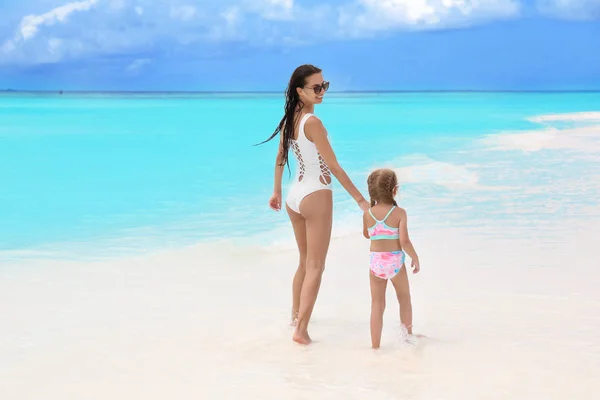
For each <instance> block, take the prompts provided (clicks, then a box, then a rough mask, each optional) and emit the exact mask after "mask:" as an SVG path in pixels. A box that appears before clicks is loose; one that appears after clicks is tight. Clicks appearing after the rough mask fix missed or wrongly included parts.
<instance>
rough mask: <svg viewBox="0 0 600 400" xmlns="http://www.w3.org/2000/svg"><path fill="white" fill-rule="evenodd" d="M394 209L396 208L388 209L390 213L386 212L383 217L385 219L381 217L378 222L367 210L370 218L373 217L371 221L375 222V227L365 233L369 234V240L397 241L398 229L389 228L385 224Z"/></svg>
mask: <svg viewBox="0 0 600 400" xmlns="http://www.w3.org/2000/svg"><path fill="white" fill-rule="evenodd" d="M394 208H396V206H393V207H392V208H390V211H388V213H387V214H386V215H385V217H383V219H382V220H378V219H377V218H375V216H374V215H373V213H372V212H371V210H370V209H369V214H371V217H373V219H374V220H375V225H373V226H372V227H370V228H368V229H367V231H368V232H369V238H370V239H371V240H383V239H398V238H399V237H400V236H399V235H398V228H392V227H391V226H389V225H388V224H386V223H385V220H386V219H387V218H388V217H389V216H390V214H391V213H392V211H394Z"/></svg>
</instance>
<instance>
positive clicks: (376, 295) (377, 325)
mask: <svg viewBox="0 0 600 400" xmlns="http://www.w3.org/2000/svg"><path fill="white" fill-rule="evenodd" d="M369 280H370V284H371V346H372V347H373V348H374V349H378V348H379V346H380V345H381V331H382V330H383V312H384V311H385V289H386V288H387V279H381V278H378V277H376V276H375V275H373V274H372V273H371V271H369Z"/></svg>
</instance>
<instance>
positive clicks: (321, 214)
mask: <svg viewBox="0 0 600 400" xmlns="http://www.w3.org/2000/svg"><path fill="white" fill-rule="evenodd" d="M300 212H301V213H302V215H303V216H304V217H305V218H306V244H307V251H306V275H305V277H304V283H303V285H302V291H301V293H300V308H299V312H298V325H297V327H296V331H295V332H294V336H293V339H294V341H296V342H298V343H300V344H309V343H310V341H311V339H310V336H309V335H308V323H309V321H310V317H311V315H312V311H313V308H314V306H315V302H316V300H317V295H318V294H319V288H320V286H321V277H322V275H323V270H324V269H325V259H326V257H327V251H328V250H329V242H330V240H331V223H332V213H333V197H332V193H331V191H330V190H319V191H316V192H313V193H311V194H309V195H308V196H306V197H305V198H304V200H302V203H301V205H300Z"/></svg>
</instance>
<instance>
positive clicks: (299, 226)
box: [285, 204, 306, 325]
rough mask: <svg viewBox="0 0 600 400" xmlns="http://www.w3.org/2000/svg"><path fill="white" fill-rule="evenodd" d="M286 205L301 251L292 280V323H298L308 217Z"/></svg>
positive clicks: (304, 267)
mask: <svg viewBox="0 0 600 400" xmlns="http://www.w3.org/2000/svg"><path fill="white" fill-rule="evenodd" d="M285 207H286V209H287V212H288V215H289V217H290V221H292V227H293V228H294V236H295V237H296V244H297V245H298V253H299V254H298V255H299V260H298V268H297V269H296V273H295V274H294V280H293V282H292V325H296V323H297V322H298V309H299V308H300V292H301V291H302V283H303V282H304V276H305V274H306V219H304V217H303V216H302V215H301V214H298V213H297V212H294V211H293V210H292V209H290V208H289V207H288V206H287V204H286V206H285Z"/></svg>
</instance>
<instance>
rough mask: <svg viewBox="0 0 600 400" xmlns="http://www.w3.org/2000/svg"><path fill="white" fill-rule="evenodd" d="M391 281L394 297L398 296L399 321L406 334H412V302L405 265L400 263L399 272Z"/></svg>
mask: <svg viewBox="0 0 600 400" xmlns="http://www.w3.org/2000/svg"><path fill="white" fill-rule="evenodd" d="M391 281H392V285H394V289H395V290H396V297H397V298H398V304H399V305H400V322H401V323H402V325H403V326H404V327H405V328H406V330H407V331H408V334H409V335H412V318H413V317H412V303H411V299H410V285H409V283H408V275H407V273H406V266H405V265H402V268H400V272H398V274H397V275H396V276H394V277H393V278H392V279H391Z"/></svg>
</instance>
